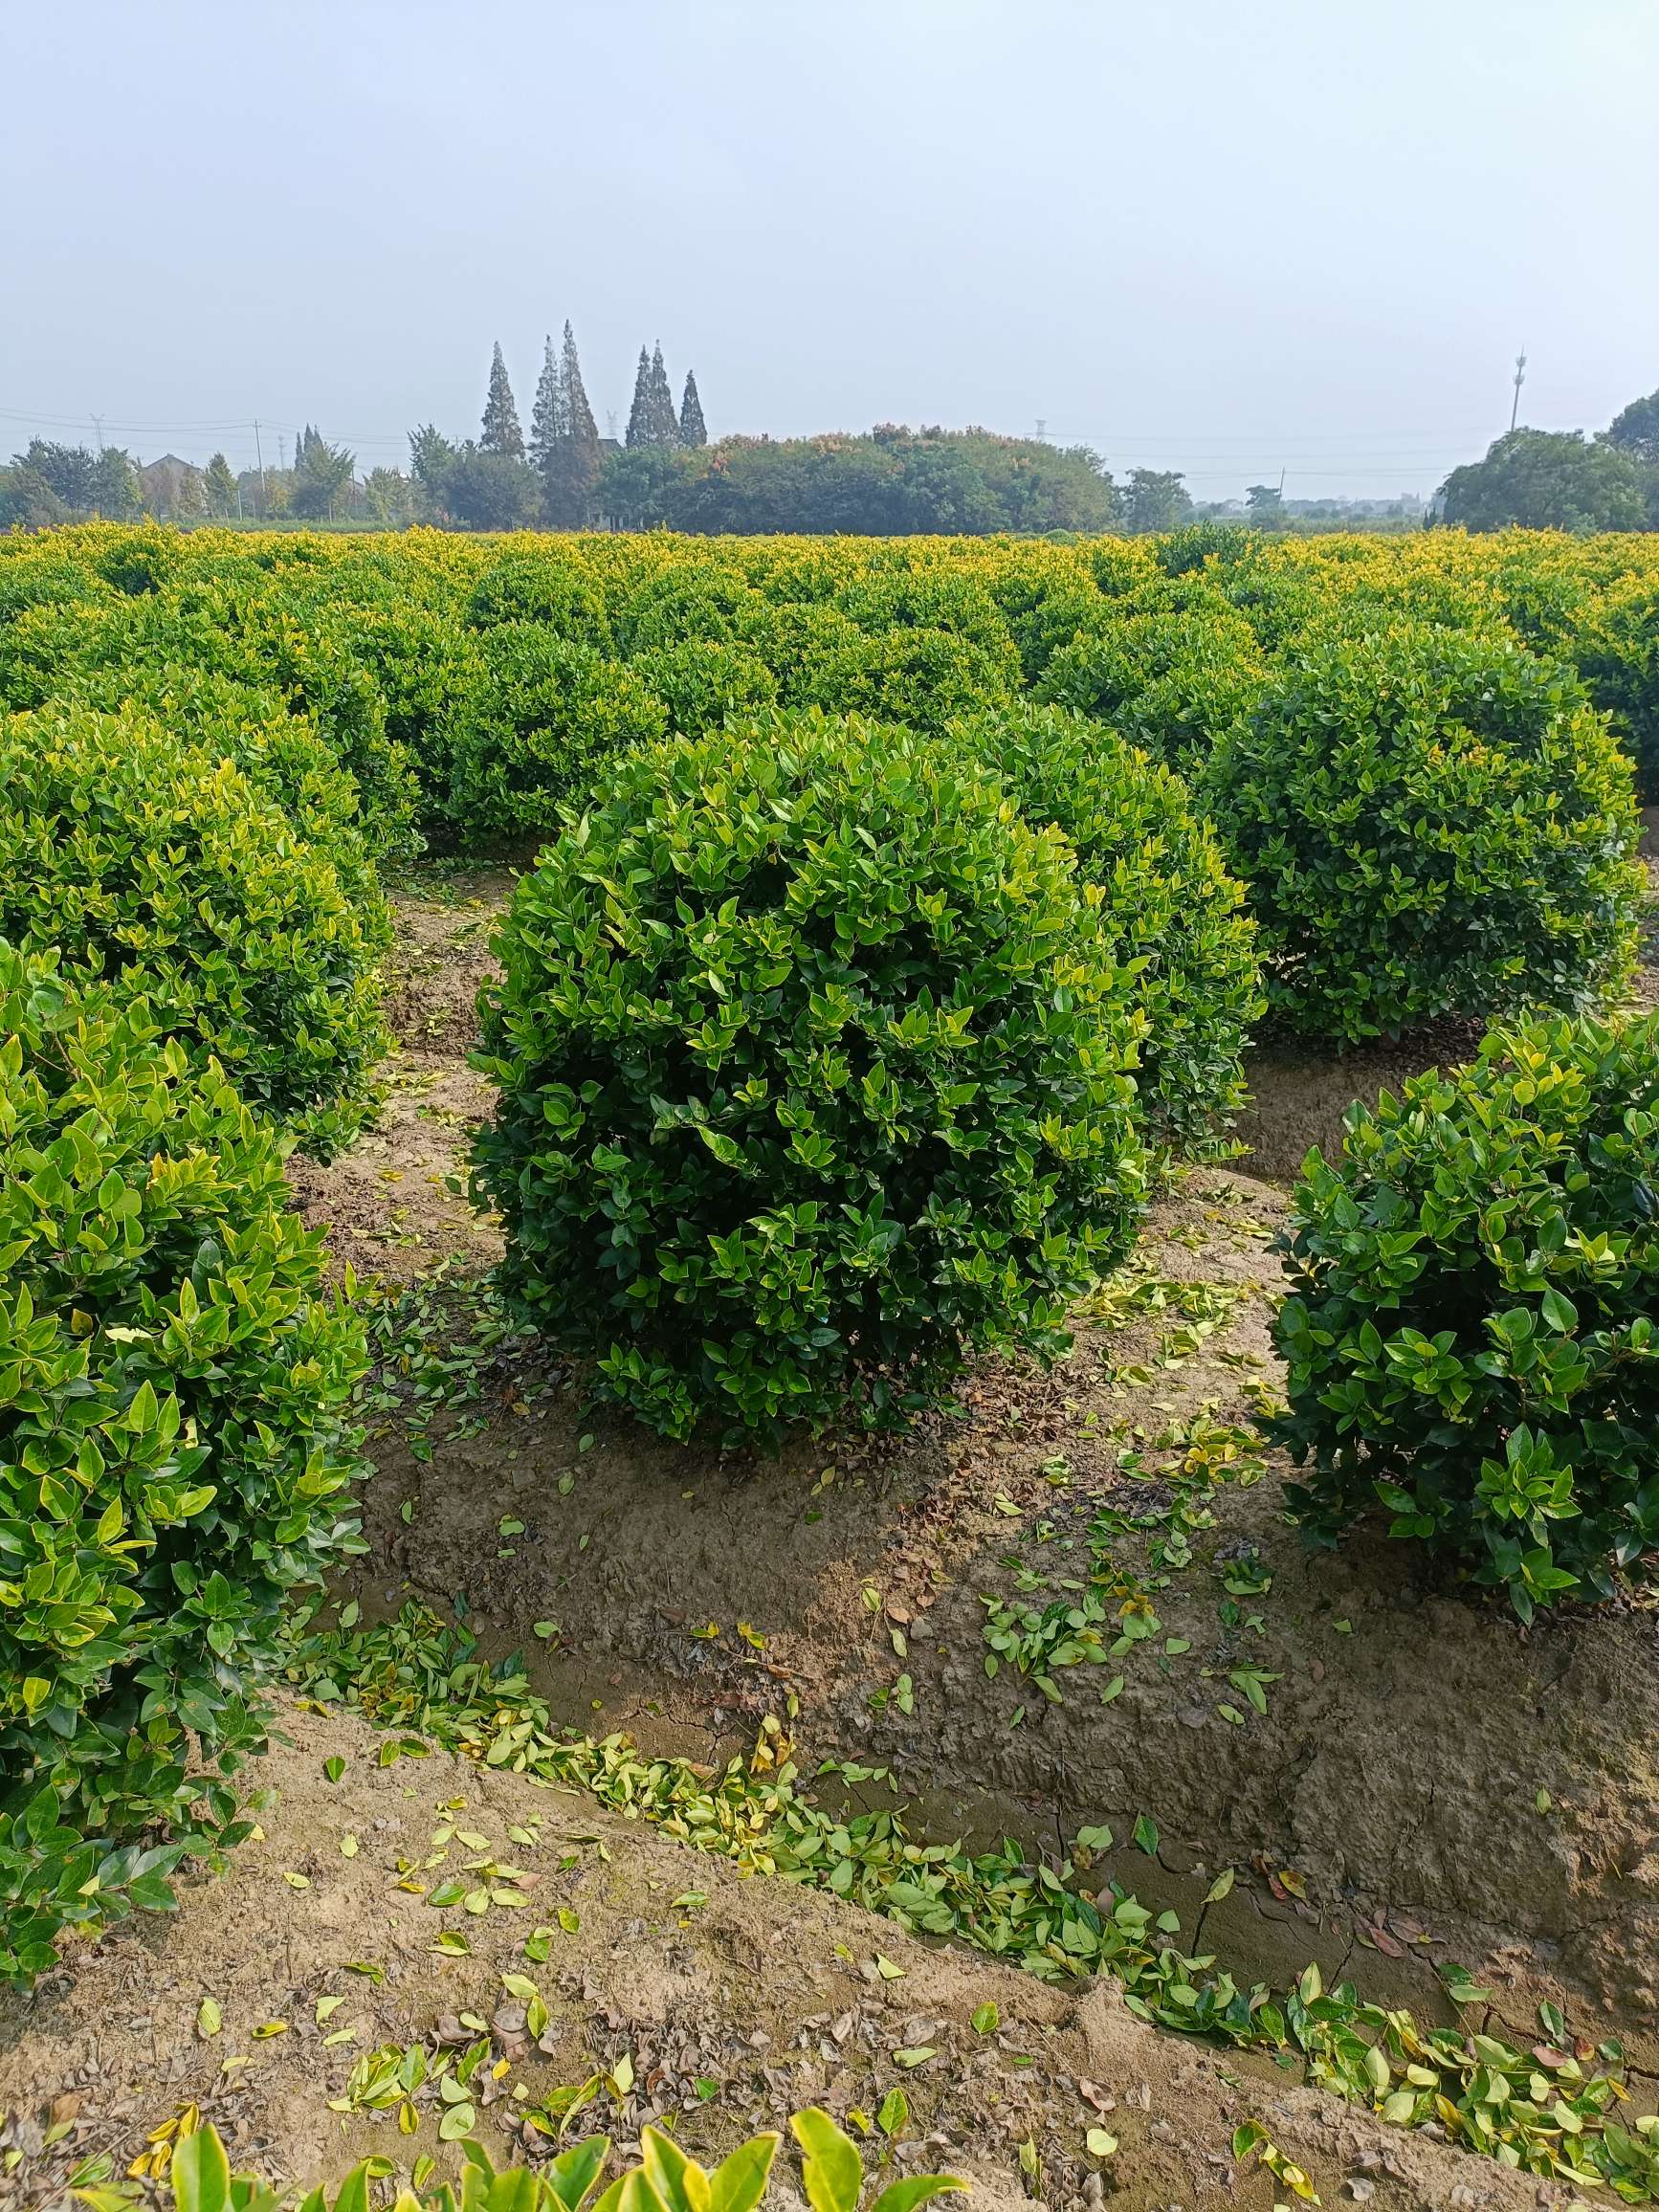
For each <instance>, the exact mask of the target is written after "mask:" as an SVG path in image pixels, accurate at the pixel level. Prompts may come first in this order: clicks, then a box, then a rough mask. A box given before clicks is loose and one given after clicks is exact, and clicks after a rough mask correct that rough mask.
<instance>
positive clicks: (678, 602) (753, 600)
mask: <svg viewBox="0 0 1659 2212" xmlns="http://www.w3.org/2000/svg"><path fill="white" fill-rule="evenodd" d="M762 611H763V607H762V603H760V602H758V601H757V597H756V594H755V593H754V592H753V591H751V590H750V589H749V586H747V584H745V583H744V581H743V579H742V578H741V576H734V575H732V574H730V573H729V572H728V571H727V570H725V569H723V568H720V567H718V566H716V565H714V564H712V563H711V562H710V561H709V560H708V558H707V556H706V555H702V554H698V555H696V556H691V557H687V556H681V558H680V559H679V560H678V561H676V562H675V563H674V564H671V565H670V566H668V567H666V568H664V569H662V570H661V571H660V572H659V573H658V574H656V575H654V576H651V577H648V578H647V579H646V580H645V582H644V583H643V584H641V585H639V586H636V587H635V589H634V590H633V591H632V592H630V593H629V594H628V595H627V597H626V598H625V599H624V600H623V602H622V604H621V605H620V606H619V607H618V608H617V611H616V615H615V630H616V635H617V638H618V640H619V642H620V644H621V646H622V650H623V651H624V652H625V653H627V654H629V655H630V657H631V656H632V655H633V654H634V653H649V652H651V651H652V650H653V648H655V647H658V646H665V645H684V644H686V643H687V642H688V641H689V640H691V639H693V638H696V639H698V640H700V641H702V642H703V643H705V644H714V645H725V644H729V643H730V642H731V641H732V640H733V639H735V638H739V637H741V635H742V632H743V630H744V629H745V627H746V626H747V625H748V624H749V623H752V622H754V621H756V620H758V619H759V618H760V616H761V614H762Z"/></svg>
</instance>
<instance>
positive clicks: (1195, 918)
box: [951, 704, 1262, 1152]
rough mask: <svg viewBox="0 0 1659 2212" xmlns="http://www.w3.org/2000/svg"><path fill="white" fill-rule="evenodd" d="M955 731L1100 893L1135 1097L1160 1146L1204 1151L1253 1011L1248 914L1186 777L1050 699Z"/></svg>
mask: <svg viewBox="0 0 1659 2212" xmlns="http://www.w3.org/2000/svg"><path fill="white" fill-rule="evenodd" d="M951 735H952V737H953V738H954V739H956V740H957V741H960V742H961V743H962V744H963V745H965V746H966V747H967V748H968V749H969V751H970V752H971V753H972V754H973V756H974V757H975V758H976V759H977V760H979V761H981V762H983V763H984V764H985V765H986V766H988V767H992V768H994V769H995V770H996V771H997V773H998V774H999V775H1001V776H1002V777H1003V779H1004V780H1005V782H1006V785H1007V786H1008V788H1009V790H1010V791H1011V792H1012V793H1013V795H1014V798H1015V800H1016V801H1017V803H1018V806H1019V808H1020V811H1021V813H1022V814H1024V815H1025V817H1026V819H1027V821H1028V822H1029V823H1030V825H1031V826H1032V828H1033V829H1041V828H1043V827H1044V826H1046V825H1047V824H1050V823H1052V824H1053V825H1054V826H1055V827H1056V828H1057V829H1059V830H1060V831H1061V833H1062V834H1063V835H1064V837H1065V838H1066V840H1067V842H1068V843H1069V844H1070V845H1071V847H1072V849H1073V852H1075V853H1076V855H1077V870H1078V874H1080V875H1082V876H1083V877H1084V878H1085V879H1086V880H1087V881H1088V882H1090V883H1093V884H1095V885H1097V886H1098V888H1099V891H1100V894H1101V908H1100V913H1101V919H1102V922H1103V924H1104V927H1105V929H1106V932H1107V936H1108V940H1109V942H1110V944H1111V948H1112V954H1113V958H1114V959H1115V960H1116V961H1117V963H1118V965H1119V967H1121V968H1122V969H1124V970H1125V971H1126V973H1127V974H1128V975H1129V977H1130V979H1131V982H1130V988H1131V992H1132V996H1133V998H1134V1000H1135V1002H1136V1004H1138V1005H1139V1007H1140V1009H1141V1012H1142V1014H1143V1016H1144V1027H1145V1034H1144V1036H1143V1037H1142V1040H1141V1045H1140V1070H1139V1076H1138V1078H1137V1088H1138V1092H1139V1106H1140V1110H1141V1112H1142V1114H1143V1115H1144V1117H1145V1123H1146V1128H1147V1131H1148V1134H1149V1135H1150V1137H1151V1139H1152V1140H1153V1142H1154V1143H1155V1144H1156V1145H1157V1146H1159V1147H1161V1148H1171V1149H1175V1150H1180V1151H1186V1152H1191V1151H1194V1150H1197V1149H1201V1148H1202V1147H1203V1146H1204V1144H1205V1141H1206V1139H1209V1138H1211V1137H1213V1136H1214V1135H1215V1134H1216V1132H1217V1131H1218V1130H1220V1129H1221V1128H1222V1127H1223V1126H1225V1124H1226V1122H1227V1121H1228V1119H1229V1118H1230V1117H1231V1116H1232V1115H1233V1114H1234V1113H1236V1112H1237V1110H1238V1108H1239V1106H1240V1105H1241V1103H1242V1102H1243V1098H1244V1071H1243V1068H1242V1066H1241V1061H1240V1055H1241V1053H1242V1051H1243V1049H1244V1043H1245V1039H1246V1037H1247V1036H1248V1035H1249V1032H1250V1025H1251V1023H1252V1022H1254V1021H1255V1019H1256V1018H1257V1016H1258V1015H1259V1014H1260V1012H1261V1010H1262V997H1261V982H1260V974H1259V971H1258V967H1257V963H1256V955H1255V935H1256V932H1255V924H1254V923H1253V922H1252V921H1251V919H1250V916H1249V914H1248V913H1247V912H1246V911H1245V905H1244V889H1243V886H1242V885H1241V884H1239V883H1237V882H1236V881H1235V880H1234V879H1233V877H1232V876H1230V875H1229V874H1228V872H1227V868H1226V866H1225V864H1224V862H1223V860H1222V855H1221V848H1220V846H1219V844H1218V843H1217V841H1216V835H1215V831H1214V830H1213V829H1212V828H1211V827H1210V825H1209V824H1208V823H1207V822H1206V821H1205V820H1204V819H1203V818H1202V817H1201V816H1200V815H1199V814H1198V813H1196V812H1195V810H1194V808H1193V805H1192V799H1191V795H1190V793H1189V792H1188V790H1187V788H1186V785H1184V784H1183V782H1182V780H1181V778H1180V777H1179V776H1177V775H1174V774H1173V773H1172V772H1171V771H1170V770H1169V769H1167V768H1165V767H1162V766H1161V765H1160V764H1159V763H1156V762H1154V761H1151V760H1149V759H1148V758H1147V756H1146V755H1145V754H1144V753H1143V752H1139V751H1137V750H1136V749H1135V747H1133V746H1132V745H1129V744H1126V743H1125V742H1124V741H1123V740H1122V739H1121V738H1119V737H1117V736H1116V735H1115V734H1114V733H1113V732H1112V731H1111V730H1103V729H1100V728H1099V727H1097V726H1096V725H1095V723H1093V722H1090V721H1088V720H1086V719H1084V718H1083V717H1082V716H1080V715H1072V714H1065V713H1063V712H1061V711H1060V710H1059V709H1058V708H1055V707H1037V706H1032V705H1029V704H1022V705H1020V706H1017V707H1015V708H1013V709H1011V710H1009V711H1006V712H1004V713H1001V714H984V715H973V716H969V717H966V718H964V719H962V721H960V722H956V723H953V724H952V727H951Z"/></svg>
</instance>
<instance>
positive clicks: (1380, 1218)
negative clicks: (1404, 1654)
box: [1277, 1018, 1659, 1620]
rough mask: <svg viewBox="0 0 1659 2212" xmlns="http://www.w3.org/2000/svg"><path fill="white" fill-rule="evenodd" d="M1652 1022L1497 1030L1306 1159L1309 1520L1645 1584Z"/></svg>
mask: <svg viewBox="0 0 1659 2212" xmlns="http://www.w3.org/2000/svg"><path fill="white" fill-rule="evenodd" d="M1655 1187H1659V1019H1655V1018H1649V1019H1648V1020H1647V1021H1645V1022H1641V1023H1634V1024H1631V1025H1630V1026H1628V1027H1625V1028H1604V1027H1601V1026H1599V1025H1598V1024H1596V1023H1595V1022H1593V1021H1590V1020H1587V1019H1580V1020H1578V1021H1576V1022H1575V1021H1568V1020H1561V1019H1558V1020H1554V1021H1547V1022H1539V1023H1535V1024H1533V1025H1530V1026H1527V1027H1523V1028H1519V1029H1513V1030H1503V1029H1499V1030H1494V1031H1493V1032H1492V1033H1491V1034H1489V1036H1488V1038H1487V1040H1486V1042H1485V1044H1484V1045H1483V1047H1482V1049H1481V1051H1480V1055H1479V1057H1478V1059H1476V1060H1475V1062H1474V1063H1473V1064H1472V1065H1471V1067H1469V1068H1468V1069H1466V1070H1463V1071H1462V1072H1460V1073H1456V1074H1444V1073H1438V1072H1437V1073H1429V1074H1427V1075H1420V1076H1417V1077H1415V1078H1413V1079H1412V1080H1410V1081H1408V1082H1407V1083H1406V1084H1405V1087H1404V1092H1403V1095H1402V1096H1401V1097H1399V1098H1395V1097H1393V1096H1391V1095H1388V1094H1386V1093H1385V1094H1384V1095H1383V1097H1382V1098H1381V1099H1380V1101H1379V1102H1378V1106H1377V1110H1376V1112H1375V1113H1372V1112H1369V1111H1368V1110H1367V1109H1365V1108H1364V1107H1362V1106H1356V1107H1354V1108H1353V1109H1352V1111H1351V1112H1350V1114H1349V1117H1348V1135H1347V1137H1346V1139H1345V1140H1344V1142H1343V1145H1342V1151H1341V1156H1340V1158H1339V1159H1338V1161H1335V1162H1327V1161H1325V1160H1324V1159H1323V1158H1321V1156H1320V1155H1319V1153H1318V1152H1317V1151H1315V1152H1313V1153H1311V1154H1310V1155H1309V1159H1308V1162H1307V1165H1306V1167H1305V1168H1304V1170H1303V1175H1302V1180H1301V1182H1300V1183H1299V1184H1298V1186H1297V1189H1296V1193H1295V1198H1294V1203H1293V1206H1292V1213H1291V1220H1290V1224H1289V1228H1288V1232H1287V1239H1286V1242H1285V1245H1284V1250H1285V1255H1286V1257H1285V1265H1286V1268H1287V1270H1288V1272H1289V1274H1290V1278H1291V1288H1292V1295H1291V1296H1290V1297H1288V1298H1287V1299H1286V1301H1285V1303H1284V1305H1283V1306H1282V1308H1281V1309H1280V1313H1279V1317H1278V1321H1277V1334H1278V1340H1279V1346H1280V1349H1281V1351H1282V1352H1283V1354H1284V1357H1285V1360H1286V1364H1287V1369H1288V1382H1287V1385H1286V1393H1287V1398H1288V1402H1289V1410H1288V1412H1287V1413H1286V1414H1285V1415H1284V1417H1283V1419H1282V1422H1281V1425H1280V1426H1281V1429H1282V1433H1283V1436H1284V1438H1285V1440H1286V1441H1288V1442H1289V1444H1290V1445H1291V1447H1292V1449H1293V1450H1294V1453H1295V1455H1296V1457H1297V1459H1298V1460H1299V1461H1302V1462H1306V1463H1311V1471H1310V1472H1309V1473H1308V1474H1307V1475H1306V1477H1305V1478H1304V1480H1303V1481H1302V1482H1301V1483H1299V1484H1297V1485H1294V1486H1293V1487H1292V1490H1291V1496H1292V1499H1293V1501H1294V1505H1295V1508H1296V1510H1297V1511H1298V1512H1299V1514H1300V1515H1302V1517H1303V1519H1304V1520H1305V1521H1306V1523H1307V1524H1308V1525H1309V1526H1310V1527H1311V1528H1312V1529H1313V1530H1315V1531H1316V1533H1318V1534H1320V1535H1322V1536H1326V1537H1335V1536H1336V1535H1338V1533H1339V1532H1340V1531H1342V1530H1343V1529H1345V1528H1346V1527H1348V1526H1349V1525H1350V1524H1351V1523H1352V1522H1354V1521H1357V1520H1360V1519H1361V1518H1362V1517H1365V1516H1368V1515H1374V1514H1375V1513H1376V1512H1377V1510H1378V1508H1379V1507H1381V1508H1382V1509H1383V1513H1384V1514H1385V1515H1387V1516H1388V1533H1389V1534H1390V1535H1391V1536H1395V1537H1413V1538H1416V1539H1418V1540H1419V1541H1421V1542H1423V1543H1425V1544H1427V1545H1428V1546H1430V1547H1431V1548H1432V1549H1433V1550H1435V1551H1437V1552H1442V1553H1445V1554H1447V1555H1448V1556H1449V1557H1450V1558H1452V1559H1455V1560H1457V1561H1458V1562H1459V1563H1460V1564H1461V1565H1463V1566H1464V1567H1466V1568H1467V1569H1468V1570H1469V1571H1470V1572H1471V1573H1472V1575H1473V1576H1474V1579H1475V1580H1476V1581H1477V1582H1486V1583H1492V1584H1494V1585H1501V1586H1502V1587H1503V1588H1505V1589H1507V1591H1508V1592H1509V1596H1510V1599H1511V1602H1512V1604H1514V1606H1515V1611H1516V1612H1517V1613H1518V1614H1519V1615H1520V1616H1521V1618H1522V1619H1523V1620H1530V1619H1531V1617H1532V1613H1533V1609H1534V1607H1535V1606H1537V1605H1542V1604H1551V1603H1553V1602H1554V1601H1555V1600H1556V1599H1557V1598H1559V1597H1560V1596H1563V1595H1574V1596H1580V1597H1589V1596H1597V1597H1607V1596H1610V1595H1611V1593H1612V1591H1613V1588H1614V1584H1615V1581H1616V1579H1617V1578H1618V1577H1619V1576H1620V1575H1627V1576H1630V1577H1632V1578H1633V1577H1635V1576H1637V1575H1640V1574H1644V1573H1645V1574H1646V1575H1647V1576H1648V1578H1649V1579H1651V1576H1652V1572H1653V1568H1654V1565H1655V1563H1656V1558H1655V1555H1656V1554H1659V1330H1656V1316H1659V1216H1656V1209H1655V1205H1654V1198H1653V1192H1654V1189H1655Z"/></svg>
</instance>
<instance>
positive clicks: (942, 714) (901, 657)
mask: <svg viewBox="0 0 1659 2212" xmlns="http://www.w3.org/2000/svg"><path fill="white" fill-rule="evenodd" d="M1020 688H1021V675H1020V656H1019V654H1018V653H1016V652H1015V651H1014V648H1013V645H1012V643H1011V641H1006V642H1005V643H1004V645H1003V647H1002V650H1001V651H1000V652H998V653H993V652H991V651H989V650H988V649H987V648H986V647H984V646H983V645H979V644H976V643H975V642H974V640H973V639H971V638H966V637H959V636H958V635H956V633H955V632H954V631H951V630H913V629H905V630H886V631H883V632H880V633H878V634H876V635H874V636H860V637H858V638H857V639H856V641H850V642H848V643H847V644H845V645H839V646H831V647H829V649H828V650H827V651H824V652H819V653H813V654H811V655H810V656H809V657H808V658H807V660H806V662H805V663H804V665H803V666H802V669H801V671H800V674H799V675H797V676H796V678H795V679H794V681H793V682H792V684H791V686H790V696H791V697H792V698H793V699H795V700H797V701H798V702H799V703H801V704H802V705H805V706H815V707H818V708H821V709H822V710H823V712H824V713H826V714H856V715H866V716H869V717H870V718H871V719H874V720H877V721H887V722H905V723H907V724H908V725H909V726H910V728H912V729H914V730H923V731H932V732H935V733H937V732H938V731H940V730H942V729H943V728H944V726H945V724H946V723H947V722H949V721H951V720H952V719H954V718H955V717H956V716H958V715H964V714H968V713H971V712H972V710H973V709H974V708H975V707H979V706H996V705H1000V704H1007V703H1010V702H1011V701H1012V700H1013V699H1014V697H1016V696H1017V694H1018V693H1019V690H1020Z"/></svg>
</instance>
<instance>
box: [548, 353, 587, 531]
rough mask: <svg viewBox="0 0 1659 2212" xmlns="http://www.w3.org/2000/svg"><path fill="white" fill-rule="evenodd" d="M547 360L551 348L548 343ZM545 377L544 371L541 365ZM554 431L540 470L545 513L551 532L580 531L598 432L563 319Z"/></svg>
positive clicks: (584, 518)
mask: <svg viewBox="0 0 1659 2212" xmlns="http://www.w3.org/2000/svg"><path fill="white" fill-rule="evenodd" d="M548 359H549V361H551V359H552V352H551V347H549V352H548ZM546 377H547V370H546V369H543V370H542V380H543V382H545V381H546ZM555 383H556V387H557V394H558V397H557V409H558V422H559V431H558V435H557V436H556V437H555V439H554V440H553V444H552V447H551V449H550V453H549V457H548V462H547V466H546V468H545V469H544V470H543V472H542V486H543V491H544V494H545V507H544V512H545V516H546V520H547V521H548V522H549V523H550V524H551V525H552V526H553V528H554V529H556V530H580V529H582V528H584V527H585V526H586V524H587V523H589V522H591V521H592V520H593V489H594V486H595V484H596V483H597V482H598V480H599V430H598V426H597V424H596V423H595V422H594V420H593V409H591V408H590V407H589V406H588V404H587V389H586V386H585V385H584V384H583V381H582V364H581V362H580V361H579V360H578V359H577V356H576V336H575V333H574V332H573V331H572V329H571V327H570V325H569V323H568V322H566V323H565V325H564V343H563V344H562V346H561V347H560V354H559V365H558V368H557V370H556V371H555Z"/></svg>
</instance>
